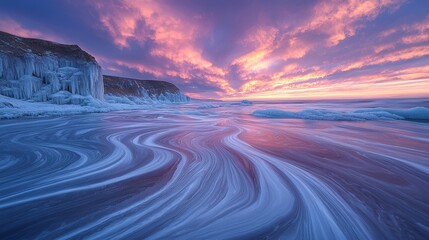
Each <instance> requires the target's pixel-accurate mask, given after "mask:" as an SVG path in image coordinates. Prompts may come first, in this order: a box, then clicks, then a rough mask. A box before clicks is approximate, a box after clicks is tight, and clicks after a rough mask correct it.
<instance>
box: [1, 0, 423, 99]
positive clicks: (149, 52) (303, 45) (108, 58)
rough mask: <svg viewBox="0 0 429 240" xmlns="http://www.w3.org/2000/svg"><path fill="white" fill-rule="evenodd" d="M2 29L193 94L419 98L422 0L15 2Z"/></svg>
mask: <svg viewBox="0 0 429 240" xmlns="http://www.w3.org/2000/svg"><path fill="white" fill-rule="evenodd" d="M0 30H2V31H6V32H9V33H12V34H16V35H19V36H23V37H32V38H43V39H47V40H51V41H56V42H61V43H66V44H78V45H79V46H80V47H81V48H82V49H84V50H85V51H87V52H89V53H90V54H91V55H93V56H95V57H96V59H97V61H98V62H99V64H100V65H101V66H102V68H103V73H104V74H110V75H116V76H123V77H132V78H139V79H157V80H166V81H169V82H172V83H174V84H176V85H177V86H178V87H179V88H180V89H181V90H182V91H183V92H185V93H186V94H187V95H189V96H191V97H194V98H213V99H225V100H228V99H231V100H232V99H244V98H246V99H332V98H335V99H340V98H390V97H429V1H426V0H371V1H367V0H341V1H339V0H323V1H316V0H300V1H289V0H261V1H252V0H179V1H177V0H176V1H174V0H156V1H155V0H154V1H152V0H38V1H34V0H13V1H0Z"/></svg>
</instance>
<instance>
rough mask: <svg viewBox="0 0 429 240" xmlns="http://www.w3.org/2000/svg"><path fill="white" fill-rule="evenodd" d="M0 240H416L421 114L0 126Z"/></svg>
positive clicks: (82, 119)
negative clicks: (388, 118) (417, 117)
mask: <svg viewBox="0 0 429 240" xmlns="http://www.w3.org/2000/svg"><path fill="white" fill-rule="evenodd" d="M0 133H1V136H0V145H1V151H0V161H1V164H0V213H1V218H0V236H1V237H0V238H1V239H21V238H23V239H26V238H30V239H81V238H85V239H86V238H87V239H143V238H147V239H231V238H232V239H234V238H243V239H249V238H251V239H254V238H267V239H278V238H280V239H383V238H387V239H424V238H425V237H428V236H429V216H428V214H429V207H428V203H429V194H428V189H429V168H428V165H429V164H428V159H429V153H428V149H429V126H428V125H427V124H425V123H412V122H405V121H395V122H389V123H386V122H335V123H333V122H316V121H301V120H275V121H273V120H267V119H258V118H256V117H252V116H248V115H240V114H236V115H228V116H220V115H213V116H189V115H178V114H151V113H150V112H145V111H135V112H116V113H108V114H92V115H84V116H73V117H59V118H52V119H27V120H11V121H3V122H2V123H1V125H0Z"/></svg>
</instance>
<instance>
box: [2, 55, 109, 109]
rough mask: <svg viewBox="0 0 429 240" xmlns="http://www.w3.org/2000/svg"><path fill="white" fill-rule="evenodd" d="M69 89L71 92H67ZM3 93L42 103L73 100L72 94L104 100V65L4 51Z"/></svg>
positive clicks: (77, 59) (82, 60)
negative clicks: (101, 66)
mask: <svg viewBox="0 0 429 240" xmlns="http://www.w3.org/2000/svg"><path fill="white" fill-rule="evenodd" d="M66 92H68V93H66ZM0 94H1V95H4V96H8V97H13V98H17V99H25V100H33V101H38V102H46V101H51V102H53V103H62V104H64V103H69V101H70V100H69V98H67V96H68V95H81V96H83V97H92V98H95V99H100V100H102V99H103V98H104V86H103V77H102V73H101V68H100V66H99V65H98V64H97V62H95V61H88V60H85V59H79V58H64V57H57V56H55V55H53V54H51V53H49V52H46V53H45V54H43V55H37V54H32V53H31V52H29V53H26V54H25V55H24V56H20V57H17V56H13V55H10V54H5V53H0Z"/></svg>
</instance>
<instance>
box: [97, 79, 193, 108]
mask: <svg viewBox="0 0 429 240" xmlns="http://www.w3.org/2000/svg"><path fill="white" fill-rule="evenodd" d="M103 78H104V92H105V93H106V94H107V95H111V96H127V97H138V98H141V99H146V100H152V101H161V102H187V101H189V98H188V97H187V96H185V95H184V94H183V93H182V92H181V91H180V90H179V88H177V87H176V86H175V85H174V84H172V83H169V82H165V81H155V80H138V79H132V78H123V77H114V76H107V75H104V76H103Z"/></svg>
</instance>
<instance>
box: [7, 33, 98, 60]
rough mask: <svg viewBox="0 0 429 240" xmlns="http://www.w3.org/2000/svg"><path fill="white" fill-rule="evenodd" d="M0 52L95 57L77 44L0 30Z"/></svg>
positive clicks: (83, 57) (92, 58)
mask: <svg viewBox="0 0 429 240" xmlns="http://www.w3.org/2000/svg"><path fill="white" fill-rule="evenodd" d="M0 52H2V53H5V54H12V55H14V56H17V57H22V56H25V54H28V53H32V54H35V55H39V56H43V55H46V54H52V55H54V56H57V57H64V58H77V59H81V60H85V61H92V62H95V58H94V57H93V56H91V55H90V54H88V53H87V52H85V51H83V50H82V49H81V48H80V47H79V46H78V45H66V44H60V43H55V42H50V41H46V40H42V39H34V38H23V37H18V36H15V35H12V34H9V33H6V32H2V31H0Z"/></svg>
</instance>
